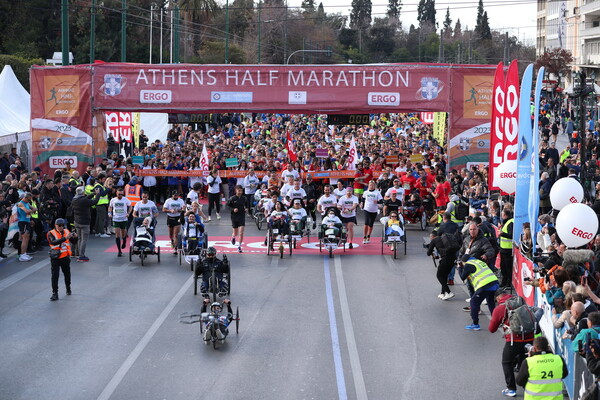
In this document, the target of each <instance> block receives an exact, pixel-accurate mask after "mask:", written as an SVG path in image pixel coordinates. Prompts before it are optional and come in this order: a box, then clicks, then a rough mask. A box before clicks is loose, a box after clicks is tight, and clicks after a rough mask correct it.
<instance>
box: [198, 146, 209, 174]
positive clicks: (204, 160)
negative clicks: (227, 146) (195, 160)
mask: <svg viewBox="0 0 600 400" xmlns="http://www.w3.org/2000/svg"><path fill="white" fill-rule="evenodd" d="M209 164H210V162H209V158H208V151H207V150H206V143H204V147H202V154H201V155H200V169H201V170H202V171H208V170H209Z"/></svg>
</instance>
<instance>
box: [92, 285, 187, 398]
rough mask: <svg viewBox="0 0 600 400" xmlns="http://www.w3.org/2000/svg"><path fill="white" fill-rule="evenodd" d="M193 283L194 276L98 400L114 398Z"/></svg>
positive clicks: (153, 325)
mask: <svg viewBox="0 0 600 400" xmlns="http://www.w3.org/2000/svg"><path fill="white" fill-rule="evenodd" d="M193 281H194V279H193V276H190V277H189V279H188V280H187V281H185V283H184V284H183V286H182V287H181V289H179V292H177V294H176V295H175V296H174V297H173V298H172V299H171V301H170V302H169V304H167V306H166V307H165V309H164V310H163V311H162V312H161V313H160V315H159V316H158V318H156V320H155V321H154V323H153V324H152V326H150V328H149V329H148V331H147V332H146V334H145V335H144V337H142V339H141V340H140V342H139V343H138V344H137V346H135V348H134V349H133V351H132V352H131V353H130V354H129V356H128V357H127V359H125V361H124V362H123V364H122V365H121V367H119V369H118V370H117V372H116V373H115V375H114V376H113V377H112V379H111V380H110V382H108V384H107V385H106V387H105V388H104V390H103V391H102V393H100V396H98V400H108V399H110V396H112V394H113V393H114V392H115V390H116V389H117V386H119V384H120V383H121V381H122V380H123V378H124V377H125V375H127V372H129V370H130V369H131V367H132V366H133V364H134V363H135V361H136V360H137V359H138V357H139V356H140V355H141V354H142V352H143V351H144V349H145V348H146V346H147V345H148V343H150V340H152V337H154V335H155V334H156V332H158V329H159V328H160V327H161V325H162V324H163V323H164V322H165V320H166V319H167V317H168V316H169V314H170V313H171V311H173V309H174V308H175V306H176V305H177V303H179V301H180V300H181V298H182V297H183V295H184V294H185V293H186V292H187V291H188V289H189V288H190V286H192V282H193Z"/></svg>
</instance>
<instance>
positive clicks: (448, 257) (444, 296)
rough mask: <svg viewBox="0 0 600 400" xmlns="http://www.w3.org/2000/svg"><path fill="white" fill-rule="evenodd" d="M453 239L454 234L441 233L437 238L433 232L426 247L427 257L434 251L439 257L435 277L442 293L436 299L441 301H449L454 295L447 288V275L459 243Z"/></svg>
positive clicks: (435, 232)
mask: <svg viewBox="0 0 600 400" xmlns="http://www.w3.org/2000/svg"><path fill="white" fill-rule="evenodd" d="M453 238H455V236H454V234H450V233H445V234H444V233H442V235H440V236H438V232H437V231H436V230H434V231H432V232H431V235H430V239H431V241H430V242H429V245H428V246H427V255H428V256H431V255H433V250H434V249H437V251H438V253H439V254H440V256H441V259H440V264H439V265H438V268H437V273H436V277H437V279H438V281H439V282H440V284H441V285H442V291H441V293H440V294H439V295H438V298H439V299H441V300H450V299H451V298H453V297H454V293H452V292H451V291H450V287H449V286H448V274H449V273H450V270H452V267H453V266H454V262H455V261H456V252H457V250H458V247H459V246H460V243H459V242H458V240H457V239H453Z"/></svg>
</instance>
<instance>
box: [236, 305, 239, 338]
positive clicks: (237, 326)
mask: <svg viewBox="0 0 600 400" xmlns="http://www.w3.org/2000/svg"><path fill="white" fill-rule="evenodd" d="M239 332H240V308H239V307H236V308H235V333H236V334H238V333H239Z"/></svg>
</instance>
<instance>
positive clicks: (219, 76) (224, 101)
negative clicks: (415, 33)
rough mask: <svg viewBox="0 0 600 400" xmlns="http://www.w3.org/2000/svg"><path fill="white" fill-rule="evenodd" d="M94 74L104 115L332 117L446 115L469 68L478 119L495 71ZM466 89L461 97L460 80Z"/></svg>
mask: <svg viewBox="0 0 600 400" xmlns="http://www.w3.org/2000/svg"><path fill="white" fill-rule="evenodd" d="M65 68H75V66H73V67H65ZM79 68H83V67H81V66H80V67H79ZM93 69H94V88H96V90H95V93H94V106H95V108H98V109H102V110H111V111H112V110H136V111H142V110H144V111H146V110H154V111H159V110H161V111H172V112H185V111H186V110H198V111H209V112H231V111H232V110H231V105H232V104H239V105H240V106H241V107H243V109H240V110H238V111H264V110H278V111H280V112H286V113H292V112H319V113H330V114H333V113H336V112H337V113H340V114H346V113H361V112H362V113H370V112H373V111H374V110H373V107H383V108H388V107H396V108H397V107H402V109H403V110H407V111H408V110H410V111H430V112H431V111H448V104H449V102H450V93H451V90H450V89H451V88H450V86H451V82H453V78H452V76H453V75H455V74H457V73H458V74H462V73H463V72H462V71H465V70H466V71H468V72H469V76H470V77H469V80H470V81H469V82H468V83H467V85H469V90H470V89H471V87H472V88H474V90H475V99H476V101H477V104H473V106H471V107H469V108H468V110H467V111H468V113H469V115H473V116H474V117H475V118H477V117H479V116H481V113H485V112H486V111H485V109H486V107H487V106H486V105H485V94H484V93H483V92H484V91H485V90H486V89H485V86H486V83H485V82H486V79H487V77H489V76H491V75H492V74H493V72H492V67H491V66H481V67H472V66H470V67H468V68H465V67H461V66H450V65H439V64H431V65H429V64H388V65H302V66H300V65H294V66H286V65H191V64H190V65H186V64H178V65H168V66H167V65H148V64H122V63H105V64H101V65H94V67H93ZM460 85H461V87H460V89H459V90H460V91H461V92H462V91H463V90H462V86H463V82H462V80H461V81H460ZM231 88H242V89H243V91H232V90H231ZM488 97H490V98H491V96H489V95H488ZM471 102H473V100H471ZM469 118H471V117H469ZM488 118H489V115H488Z"/></svg>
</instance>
